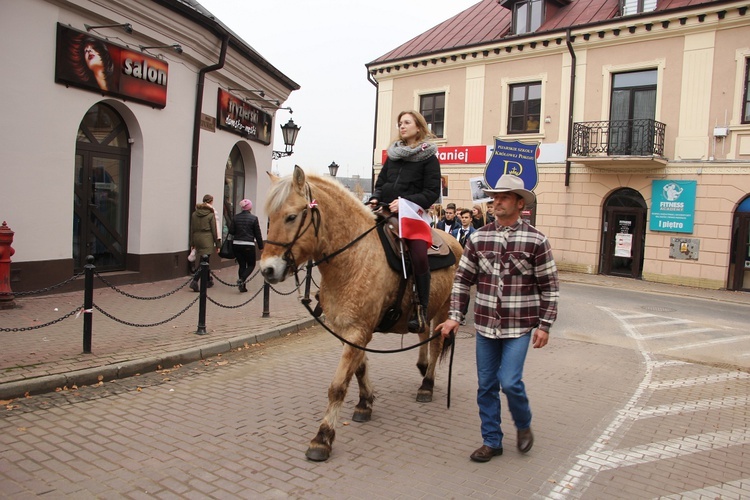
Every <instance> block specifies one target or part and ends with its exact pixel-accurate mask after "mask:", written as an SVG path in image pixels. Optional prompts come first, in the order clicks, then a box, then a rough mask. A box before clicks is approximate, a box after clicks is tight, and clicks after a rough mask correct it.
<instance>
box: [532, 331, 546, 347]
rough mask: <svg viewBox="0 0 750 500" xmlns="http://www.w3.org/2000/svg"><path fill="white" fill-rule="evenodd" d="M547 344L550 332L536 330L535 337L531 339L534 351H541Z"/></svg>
mask: <svg viewBox="0 0 750 500" xmlns="http://www.w3.org/2000/svg"><path fill="white" fill-rule="evenodd" d="M547 342H549V332H545V331H544V330H540V329H539V328H537V329H536V330H534V335H533V336H532V337H531V345H532V346H533V347H534V349H540V348H542V347H544V346H546V345H547Z"/></svg>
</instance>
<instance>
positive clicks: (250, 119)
mask: <svg viewBox="0 0 750 500" xmlns="http://www.w3.org/2000/svg"><path fill="white" fill-rule="evenodd" d="M216 124H217V125H218V127H219V128H221V129H224V130H228V131H230V132H234V133H235V134H238V135H241V136H242V137H244V138H246V139H250V140H251V141H256V142H260V143H262V144H265V145H269V144H270V143H271V125H272V124H273V119H272V118H271V115H269V114H268V113H266V112H265V111H263V110H261V109H258V108H256V107H255V106H252V105H250V104H248V103H247V102H245V101H243V100H242V99H240V98H239V97H237V96H234V95H232V94H230V93H229V92H227V91H226V90H222V89H219V97H218V110H217V112H216Z"/></svg>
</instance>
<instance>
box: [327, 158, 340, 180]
mask: <svg viewBox="0 0 750 500" xmlns="http://www.w3.org/2000/svg"><path fill="white" fill-rule="evenodd" d="M328 173H329V174H331V177H336V174H338V173H339V165H338V163H336V162H335V161H332V162H331V164H330V165H328Z"/></svg>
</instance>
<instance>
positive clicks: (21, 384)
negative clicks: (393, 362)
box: [0, 318, 317, 400]
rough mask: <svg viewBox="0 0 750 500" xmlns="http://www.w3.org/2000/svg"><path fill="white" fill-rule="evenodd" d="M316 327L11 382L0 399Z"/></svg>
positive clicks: (297, 326) (305, 324)
mask: <svg viewBox="0 0 750 500" xmlns="http://www.w3.org/2000/svg"><path fill="white" fill-rule="evenodd" d="M315 324H317V321H316V320H315V319H314V318H313V319H305V320H300V321H297V322H295V323H291V324H289V325H287V326H284V327H281V328H274V329H270V330H265V331H263V332H260V333H250V334H247V335H243V336H240V337H235V338H232V339H228V340H222V341H218V342H213V343H210V344H206V345H203V346H196V347H191V348H189V349H184V350H182V351H174V352H168V353H165V354H164V355H162V356H155V357H150V358H144V359H133V360H129V361H125V362H123V363H117V364H111V365H104V366H99V367H93V368H84V369H82V370H76V371H73V372H69V373H60V374H55V375H45V376H42V377H34V378H28V379H22V380H16V381H13V382H6V383H3V384H0V399H4V400H7V399H15V398H19V397H23V396H25V395H26V394H27V393H28V394H29V395H35V394H44V393H48V392H54V391H55V390H56V389H58V388H62V387H65V386H68V387H70V386H73V385H76V386H79V387H80V386H85V385H94V384H97V383H99V382H100V381H101V382H108V381H111V380H117V379H123V378H128V377H132V376H134V375H137V374H140V373H148V372H154V371H156V370H159V369H161V368H164V367H167V366H174V365H178V364H186V363H192V362H193V361H200V360H201V359H206V358H209V357H211V356H216V355H217V354H223V353H225V352H229V351H231V350H232V349H236V348H238V347H240V346H243V345H245V344H246V343H249V344H257V343H261V342H264V341H266V340H270V339H274V338H279V337H283V336H284V335H287V334H289V333H296V332H299V331H301V330H305V329H307V328H310V327H311V326H314V325H315Z"/></svg>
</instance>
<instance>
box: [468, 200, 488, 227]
mask: <svg viewBox="0 0 750 500" xmlns="http://www.w3.org/2000/svg"><path fill="white" fill-rule="evenodd" d="M485 224H487V219H486V218H485V217H484V210H482V205H480V204H476V205H474V206H473V207H472V209H471V225H472V226H474V229H479V228H480V227H482V226H484V225H485Z"/></svg>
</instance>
